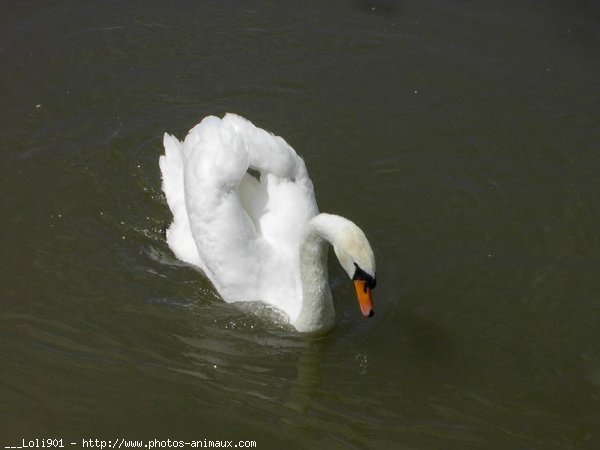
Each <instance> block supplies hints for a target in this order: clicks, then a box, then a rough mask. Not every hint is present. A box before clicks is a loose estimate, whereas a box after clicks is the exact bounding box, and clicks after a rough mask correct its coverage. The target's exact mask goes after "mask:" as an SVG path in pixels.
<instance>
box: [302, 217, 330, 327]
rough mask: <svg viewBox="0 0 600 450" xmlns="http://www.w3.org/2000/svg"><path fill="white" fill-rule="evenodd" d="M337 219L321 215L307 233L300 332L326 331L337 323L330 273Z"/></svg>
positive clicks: (308, 228) (303, 254)
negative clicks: (331, 247) (331, 248)
mask: <svg viewBox="0 0 600 450" xmlns="http://www.w3.org/2000/svg"><path fill="white" fill-rule="evenodd" d="M334 217H336V216H332V215H330V214H319V215H317V216H315V217H313V218H312V219H311V220H310V221H309V222H308V224H307V226H306V229H305V231H304V240H303V242H302V244H301V246H300V276H301V279H302V308H301V310H300V314H299V316H298V319H297V321H296V328H297V329H298V330H299V331H317V330H323V329H327V328H330V327H331V326H333V323H334V321H335V310H334V308H333V301H332V299H331V291H330V289H329V274H328V270H327V252H328V249H329V244H330V243H332V242H333V237H334V236H333V229H332V228H333V225H334V224H333V223H332V221H335V219H333V218H334Z"/></svg>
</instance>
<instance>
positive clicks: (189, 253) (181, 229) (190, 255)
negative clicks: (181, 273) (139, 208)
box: [159, 133, 202, 267]
mask: <svg viewBox="0 0 600 450" xmlns="http://www.w3.org/2000/svg"><path fill="white" fill-rule="evenodd" d="M163 144H164V147H165V154H164V155H162V156H161V157H160V160H159V165H160V171H161V173H162V179H163V183H162V189H163V191H164V193H165V196H166V197H167V203H168V204H169V208H170V209H171V213H172V214H173V223H171V226H169V229H168V230H167V243H168V244H169V247H170V248H171V250H172V251H173V253H175V256H176V257H177V258H179V259H180V260H182V261H185V262H187V263H189V264H194V265H196V266H200V267H202V264H201V262H200V257H199V256H198V249H197V248H196V243H195V242H194V238H193V236H192V231H191V229H190V221H189V219H188V213H187V208H186V204H185V188H184V178H183V148H182V144H181V142H179V140H178V139H177V138H175V137H173V136H170V135H169V134H167V133H165V136H164V139H163Z"/></svg>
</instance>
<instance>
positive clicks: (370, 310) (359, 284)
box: [354, 280, 375, 317]
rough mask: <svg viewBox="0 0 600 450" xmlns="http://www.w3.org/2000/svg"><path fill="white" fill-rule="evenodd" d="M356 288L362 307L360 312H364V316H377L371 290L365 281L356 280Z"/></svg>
mask: <svg viewBox="0 0 600 450" xmlns="http://www.w3.org/2000/svg"><path fill="white" fill-rule="evenodd" d="M354 287H355V288H356V295H357V296H358V304H359V305H360V310H361V311H362V313H363V316H365V317H371V316H373V314H375V308H374V306H373V295H372V294H371V288H370V287H369V286H368V285H367V282H366V281H364V280H354Z"/></svg>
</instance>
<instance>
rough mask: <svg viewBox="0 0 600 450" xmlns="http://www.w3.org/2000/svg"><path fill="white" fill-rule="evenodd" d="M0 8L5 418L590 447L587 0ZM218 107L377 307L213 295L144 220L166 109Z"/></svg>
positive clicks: (591, 36) (161, 204) (115, 427)
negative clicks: (287, 152) (266, 135)
mask: <svg viewBox="0 0 600 450" xmlns="http://www.w3.org/2000/svg"><path fill="white" fill-rule="evenodd" d="M2 11H3V12H2V14H1V15H0V25H1V26H0V30H1V31H0V36H1V39H0V59H1V61H2V70H1V71H0V95H1V98H2V106H1V107H0V131H1V136H2V138H1V141H0V143H1V147H0V180H1V183H2V193H3V195H2V196H1V200H0V205H1V211H2V218H1V219H0V227H1V228H0V229H1V230H2V231H3V233H2V235H3V239H2V240H0V273H1V274H2V275H1V280H2V281H1V283H0V285H1V286H2V288H1V291H0V293H1V296H0V339H1V344H0V361H1V364H0V367H1V369H0V370H1V374H2V376H1V378H0V398H1V402H0V436H2V442H0V443H1V444H2V445H16V444H17V443H19V442H20V440H21V439H33V438H35V437H40V438H41V437H52V436H54V437H62V438H64V439H65V441H69V442H74V441H76V440H78V439H81V438H98V439H106V440H110V439H117V438H125V437H130V438H136V439H144V440H150V439H154V438H160V439H168V438H169V439H176V440H179V439H185V440H189V439H198V440H200V439H205V438H206V439H221V440H223V439H229V440H231V439H234V440H238V439H248V440H255V441H257V443H258V448H265V449H266V448H298V449H304V448H378V449H379V448H381V449H387V448H394V449H397V448H414V449H440V448H460V449H463V448H486V449H491V448H498V449H506V448H535V449H547V448H561V449H564V448H595V446H597V442H598V440H599V439H600V435H599V434H598V431H597V425H598V423H600V413H599V411H600V344H599V342H600V331H599V330H600V307H599V305H600V299H599V297H598V291H599V289H600V282H599V277H598V274H599V273H600V238H599V232H598V230H599V226H600V206H599V205H600V184H599V183H598V173H599V169H600V156H599V149H600V145H599V144H600V135H599V121H598V118H599V117H600V114H599V113H600V110H599V109H600V108H599V107H598V99H599V98H600V95H599V94H600V88H599V83H598V80H599V77H598V74H599V69H600V62H599V60H598V54H599V49H600V48H599V43H600V34H599V29H600V28H599V27H598V23H599V18H600V13H599V10H598V7H597V6H596V5H595V4H594V2H585V1H577V2H570V3H568V4H565V2H557V1H550V2H543V3H540V2H528V1H526V2H518V3H514V4H511V3H510V2H509V3H506V2H495V1H491V0H490V1H484V2H467V1H464V2H450V3H448V2H442V1H435V0H431V1H423V2H414V1H406V2H404V1H403V2H400V1H397V2H396V1H391V0H390V1H385V0H373V1H350V0H348V1H334V2H304V3H302V4H291V3H290V4H285V5H284V4H281V3H280V2H270V1H264V2H253V3H245V2H244V3H240V2H228V1H224V2H191V1H178V2H164V3H163V2H32V3H22V2H21V3H18V2H16V3H15V2H13V3H11V4H8V5H4V6H3V8H2ZM226 111H232V112H237V113H238V114H241V115H243V116H245V117H247V118H249V119H250V120H252V121H253V122H254V123H256V124H257V125H258V126H261V127H263V128H266V129H269V130H271V131H273V132H275V133H277V134H279V135H281V136H284V137H285V138H286V139H287V140H288V142H289V143H290V144H291V145H292V146H293V147H294V148H295V149H296V150H297V151H298V152H299V153H300V154H301V155H302V156H303V157H304V158H305V161H306V163H307V166H308V170H309V173H310V174H311V177H312V179H313V182H314V184H315V190H316V195H317V200H318V202H319V206H320V208H321V210H322V211H328V212H335V213H338V214H342V215H344V216H347V217H349V218H351V219H353V220H354V221H356V222H357V223H358V224H360V225H361V227H362V228H363V229H364V230H365V232H366V234H367V235H368V236H369V239H370V241H371V243H372V244H373V246H374V249H375V253H376V258H377V265H378V287H377V289H376V291H375V301H376V307H377V314H376V316H375V317H374V318H373V319H370V320H365V319H363V318H362V316H361V314H360V311H359V309H358V305H357V302H356V299H355V298H354V297H355V296H354V293H353V286H352V284H351V283H350V282H349V281H348V280H347V277H346V275H345V273H344V272H343V270H342V269H341V268H339V267H338V265H337V262H336V261H335V259H333V258H331V262H330V269H331V282H332V290H333V295H334V299H335V303H336V311H337V324H336V327H335V329H334V330H332V331H331V332H330V333H327V334H325V335H319V336H303V335H300V334H298V333H295V332H293V331H290V330H288V329H286V328H284V327H281V326H278V325H276V324H274V323H272V322H270V321H269V320H267V319H265V318H261V317H256V316H253V315H251V314H248V313H247V312H244V311H240V310H239V309H237V308H235V307H233V306H231V305H227V304H225V303H223V302H222V301H221V300H220V299H219V298H218V294H217V293H216V292H215V291H214V289H213V288H212V287H211V285H210V283H208V282H207V280H206V279H205V278H203V277H202V276H201V275H200V274H199V273H198V272H196V271H195V270H193V269H192V268H190V267H189V266H186V265H184V264H181V263H179V262H178V261H177V260H176V259H175V258H174V257H173V255H172V254H171V252H170V251H169V249H168V247H167V245H166V244H165V241H164V238H163V236H162V235H161V232H160V230H161V228H162V227H163V226H164V225H165V224H167V223H168V222H169V221H170V213H169V210H168V207H167V205H166V202H165V199H164V196H163V194H162V192H161V190H160V182H161V181H160V174H159V170H158V157H159V155H160V154H161V152H162V146H161V140H162V134H163V132H165V131H169V132H171V133H174V134H176V135H177V136H178V137H180V138H182V137H184V136H185V133H186V132H187V130H189V129H190V128H191V127H192V126H193V125H194V124H196V123H197V122H198V121H199V120H200V119H201V118H202V117H204V116H205V115H207V114H217V115H221V114H223V113H224V112H226Z"/></svg>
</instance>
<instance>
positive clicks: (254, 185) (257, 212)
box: [223, 114, 318, 252]
mask: <svg viewBox="0 0 600 450" xmlns="http://www.w3.org/2000/svg"><path fill="white" fill-rule="evenodd" d="M223 123H224V124H227V125H229V126H231V127H232V128H233V129H234V130H235V131H236V132H237V134H238V135H239V136H240V138H241V140H242V142H243V147H244V148H245V150H246V152H247V154H248V164H249V166H250V167H252V168H253V169H256V170H259V171H260V173H261V177H260V181H257V180H256V179H254V178H253V177H251V176H250V175H246V176H245V177H244V180H243V182H242V184H241V186H240V196H241V198H242V202H243V205H244V207H245V208H246V210H247V211H248V213H249V215H250V217H251V218H252V219H253V221H254V222H255V223H256V228H257V230H258V232H259V233H260V234H261V236H262V237H263V238H264V239H265V240H266V241H268V242H270V243H271V244H273V245H274V246H276V247H277V248H279V249H281V247H282V246H283V247H291V250H290V251H292V252H296V251H297V247H298V246H299V245H300V238H301V232H302V230H303V228H304V225H305V224H306V223H307V222H308V221H309V220H310V219H311V218H312V217H314V216H315V215H316V214H317V213H318V208H317V203H316V201H315V195H314V190H313V185H312V182H311V180H310V178H309V176H308V173H307V170H306V165H305V164H304V161H303V160H302V158H300V157H299V156H298V155H297V154H296V152H295V151H294V149H293V148H292V147H291V146H290V145H289V144H288V143H287V142H286V141H285V140H284V139H283V138H281V137H279V136H275V135H273V134H271V133H269V132H268V131H265V130H263V129H261V128H258V127H256V126H254V125H253V124H252V123H251V122H250V121H248V120H246V119H244V118H242V117H240V116H237V115H235V114H226V115H225V117H224V118H223Z"/></svg>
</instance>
